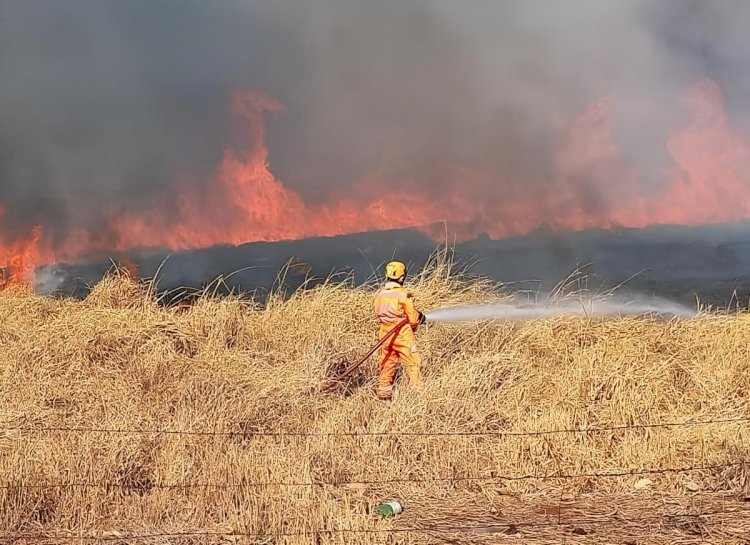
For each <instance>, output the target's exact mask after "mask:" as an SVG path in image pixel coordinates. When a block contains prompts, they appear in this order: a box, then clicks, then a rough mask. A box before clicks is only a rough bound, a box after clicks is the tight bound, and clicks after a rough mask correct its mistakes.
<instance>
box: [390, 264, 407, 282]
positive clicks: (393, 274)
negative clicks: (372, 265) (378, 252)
mask: <svg viewBox="0 0 750 545" xmlns="http://www.w3.org/2000/svg"><path fill="white" fill-rule="evenodd" d="M405 274H406V265H404V264H403V263H401V262H400V261H391V262H390V263H388V264H387V265H386V266H385V277H386V278H387V279H388V280H398V279H399V278H401V277H402V276H404V275H405Z"/></svg>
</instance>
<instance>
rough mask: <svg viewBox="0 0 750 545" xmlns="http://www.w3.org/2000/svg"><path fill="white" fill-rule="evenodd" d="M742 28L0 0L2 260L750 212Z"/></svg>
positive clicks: (634, 6) (528, 13)
mask: <svg viewBox="0 0 750 545" xmlns="http://www.w3.org/2000/svg"><path fill="white" fill-rule="evenodd" d="M748 21H750V4H748V3H747V2H742V1H732V0H714V1H712V2H701V1H697V0H685V1H677V0H665V1H662V2H658V3H657V2H652V1H647V0H631V1H628V2H621V1H616V0H604V1H602V0H579V1H577V2H568V1H565V0H552V1H549V2H525V1H523V0H508V1H505V2H490V1H486V0H476V1H474V2H470V3H462V2H452V1H447V0H412V1H410V2H403V1H400V0H382V1H379V2H369V1H364V0H321V1H317V2H305V1H303V0H276V1H274V2H260V1H250V0H216V1H212V2H205V1H202V0H185V1H181V2H176V1H163V2H153V1H151V0H121V1H117V0H116V1H113V2H99V1H96V0H68V1H66V2H46V1H43V0H6V1H4V2H3V3H2V5H1V6H0V76H1V77H0V268H5V269H8V268H10V270H11V271H15V273H14V274H19V271H20V272H21V273H22V272H23V271H26V270H28V269H29V268H31V267H33V265H36V264H39V263H43V262H53V261H59V260H72V259H80V258H83V257H86V256H89V255H94V254H97V255H102V254H104V255H111V254H114V253H116V252H126V251H129V250H132V249H133V248H138V247H161V248H170V249H179V248H194V247H205V246H211V245H215V244H238V243H242V242H248V241H254V240H270V241H272V240H283V239H298V238H305V237H312V236H321V235H323V236H326V235H336V234H342V233H348V232H357V231H367V230H375V229H383V228H403V227H412V226H416V227H420V228H422V229H424V230H427V231H429V229H430V227H429V226H430V225H433V224H435V223H436V222H448V224H450V226H451V229H452V232H455V233H457V234H458V235H459V236H462V237H471V236H474V235H477V234H480V233H487V234H489V235H490V236H492V237H495V238H499V237H504V236H508V235H512V234H519V233H525V232H528V231H531V230H533V229H535V228H537V227H539V226H540V225H547V226H549V227H551V228H553V229H562V230H566V229H573V230H576V229H585V228H588V227H612V226H618V225H624V226H635V227H637V226H643V225H649V224H659V223H678V224H691V225H694V224H701V223H710V222H731V221H735V220H738V219H744V218H747V217H750V194H749V193H750V139H748V136H747V135H748V132H750V115H749V114H750V108H748V106H747V101H746V100H745V97H747V96H748V92H750V76H748V74H750V57H748V56H747V54H746V51H747V48H748V45H750V44H749V43H748V41H750V39H749V38H748V37H747V36H748V35H749V34H748V33H747V29H746V26H747V25H746V23H747V22H748ZM6 274H7V273H6ZM1 276H2V275H0V284H2V278H1Z"/></svg>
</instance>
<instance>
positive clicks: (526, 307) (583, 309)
mask: <svg viewBox="0 0 750 545" xmlns="http://www.w3.org/2000/svg"><path fill="white" fill-rule="evenodd" d="M425 315H426V317H427V321H428V322H467V321H474V320H533V319H536V318H554V317H558V316H592V317H593V316H595V317H602V316H645V315H658V316H663V317H670V318H671V317H680V318H693V317H695V315H696V312H695V311H694V310H691V309H690V308H688V307H686V306H684V305H680V304H678V303H674V302H672V301H667V300H665V299H659V298H652V297H650V298H645V297H635V298H632V299H629V300H626V299H624V298H615V297H607V298H606V299H595V298H590V299H580V300H579V299H576V300H566V301H562V302H557V303H551V304H542V303H535V302H527V301H512V302H501V303H493V304H477V305H463V306H456V307H448V308H441V309H436V310H432V311H430V312H427V313H425Z"/></svg>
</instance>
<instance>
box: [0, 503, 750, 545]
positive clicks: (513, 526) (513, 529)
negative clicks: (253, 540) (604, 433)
mask: <svg viewBox="0 0 750 545" xmlns="http://www.w3.org/2000/svg"><path fill="white" fill-rule="evenodd" d="M745 513H750V509H735V510H731V511H728V510H724V509H722V510H714V511H702V512H700V513H665V514H662V515H654V516H643V517H638V518H637V519H625V518H622V517H620V516H617V515H616V514H615V515H612V516H609V517H606V518H602V517H600V516H597V518H586V517H585V516H583V517H580V516H579V517H573V518H568V519H564V520H562V521H557V520H554V521H544V522H513V523H510V522H508V523H502V524H467V525H433V526H430V525H428V524H425V526H424V527H417V526H410V527H406V528H321V529H319V530H307V531H301V532H237V531H233V532H221V531H218V530H201V531H176V532H153V533H149V534H125V533H121V532H118V531H110V532H104V533H102V534H99V535H90V534H89V535H80V534H79V535H66V534H60V533H58V534H44V533H35V534H32V533H16V534H10V533H8V534H0V539H3V540H5V539H13V540H18V539H24V540H37V541H43V540H48V539H59V540H63V541H74V540H83V541H118V540H132V539H155V538H179V537H219V536H222V537H274V538H276V537H305V536H307V537H310V536H317V535H320V534H381V535H382V534H404V533H407V534H408V533H423V534H430V533H441V532H476V531H478V530H482V531H485V532H487V533H501V532H503V533H506V534H516V533H518V531H520V530H522V529H535V528H561V527H566V528H569V529H570V530H571V532H572V533H573V532H575V531H576V530H579V529H584V528H583V527H584V526H589V527H590V526H602V525H612V524H618V525H620V526H628V525H642V524H643V523H656V522H665V521H668V522H673V523H674V522H680V521H681V520H684V519H692V520H695V519H701V518H704V517H713V516H719V515H736V514H740V515H742V514H745ZM709 523H710V522H709V521H703V524H709ZM717 524H719V525H723V523H722V522H719V523H717ZM579 535H585V534H579ZM733 537H739V536H733ZM740 539H742V540H743V541H744V542H750V539H748V538H744V537H740Z"/></svg>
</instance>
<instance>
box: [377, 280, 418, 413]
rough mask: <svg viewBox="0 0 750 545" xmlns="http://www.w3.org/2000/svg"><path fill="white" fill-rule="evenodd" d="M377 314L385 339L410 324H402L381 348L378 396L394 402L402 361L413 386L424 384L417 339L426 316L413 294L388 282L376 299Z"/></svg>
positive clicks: (381, 334) (382, 335) (396, 284)
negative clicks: (421, 323)
mask: <svg viewBox="0 0 750 545" xmlns="http://www.w3.org/2000/svg"><path fill="white" fill-rule="evenodd" d="M375 314H377V315H378V319H379V320H380V338H381V339H382V338H383V337H384V336H386V335H388V333H390V332H392V331H393V328H395V327H398V326H399V324H402V323H403V321H404V318H407V319H408V322H409V325H408V326H407V325H404V324H402V325H401V328H400V329H399V331H398V333H395V334H394V336H393V337H392V338H391V339H390V340H388V341H387V342H386V343H385V344H384V345H383V346H381V347H380V363H379V364H378V386H377V390H376V393H377V396H378V397H379V398H380V399H391V396H392V395H393V382H394V379H395V377H396V365H397V364H398V362H401V365H402V366H403V368H404V372H405V373H406V375H407V377H408V379H409V384H410V385H411V386H412V387H415V388H418V387H419V386H420V385H421V384H422V372H421V362H422V358H421V356H420V355H419V353H418V351H417V344H416V340H415V338H414V332H415V331H416V330H417V327H419V324H420V322H421V319H422V314H421V313H420V312H419V311H418V310H417V309H415V308H414V301H413V299H412V295H411V293H409V292H408V291H407V290H406V289H405V288H404V287H403V286H401V285H400V284H399V283H398V282H388V283H386V285H385V286H383V289H382V290H380V291H379V292H378V294H377V295H376V296H375ZM409 326H411V327H409Z"/></svg>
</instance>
